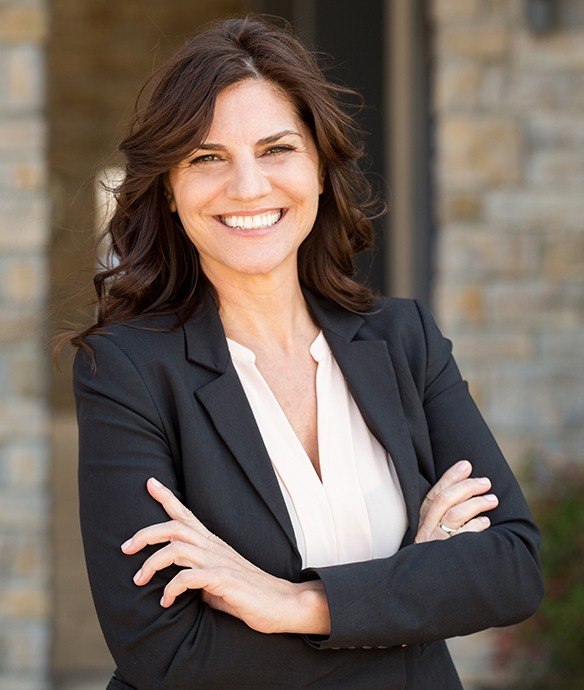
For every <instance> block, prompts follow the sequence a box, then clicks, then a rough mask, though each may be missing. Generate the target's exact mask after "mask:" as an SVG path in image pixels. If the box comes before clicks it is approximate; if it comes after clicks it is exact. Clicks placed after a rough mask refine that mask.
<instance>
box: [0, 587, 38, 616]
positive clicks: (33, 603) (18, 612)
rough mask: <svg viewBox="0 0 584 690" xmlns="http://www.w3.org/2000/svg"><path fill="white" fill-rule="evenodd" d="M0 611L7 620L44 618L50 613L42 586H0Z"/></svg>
mask: <svg viewBox="0 0 584 690" xmlns="http://www.w3.org/2000/svg"><path fill="white" fill-rule="evenodd" d="M0 611H2V613H3V615H4V616H6V617H7V618H14V619H17V620H18V619H27V618H39V619H42V618H44V617H46V616H47V615H48V613H49V611H50V604H49V596H48V592H47V591H46V590H45V588H44V587H43V586H42V585H40V586H39V585H36V586H32V585H30V586H26V585H24V584H21V583H18V584H11V585H10V584H6V583H3V584H2V585H0Z"/></svg>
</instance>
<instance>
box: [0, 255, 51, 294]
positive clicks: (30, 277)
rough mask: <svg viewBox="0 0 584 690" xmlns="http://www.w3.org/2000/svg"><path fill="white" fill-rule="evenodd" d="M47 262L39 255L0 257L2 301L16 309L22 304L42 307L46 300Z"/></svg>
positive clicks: (0, 291) (0, 292)
mask: <svg viewBox="0 0 584 690" xmlns="http://www.w3.org/2000/svg"><path fill="white" fill-rule="evenodd" d="M46 287H47V274H46V265H45V260H44V259H43V258H42V257H41V256H39V255H38V254H33V255H32V256H31V255H26V254H20V255H16V256H0V299H1V300H3V301H4V302H6V303H9V304H10V303H11V304H13V305H14V306H15V307H17V306H18V305H19V304H22V303H28V304H29V305H30V304H31V303H34V306H35V307H38V306H39V305H41V304H42V303H43V301H44V299H45V295H46Z"/></svg>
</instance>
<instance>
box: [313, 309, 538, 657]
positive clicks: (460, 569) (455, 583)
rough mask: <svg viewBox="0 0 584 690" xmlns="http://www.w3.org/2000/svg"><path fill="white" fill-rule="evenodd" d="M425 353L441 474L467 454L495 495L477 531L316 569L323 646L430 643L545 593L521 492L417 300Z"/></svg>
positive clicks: (513, 612) (525, 610) (528, 607)
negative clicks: (325, 613)
mask: <svg viewBox="0 0 584 690" xmlns="http://www.w3.org/2000/svg"><path fill="white" fill-rule="evenodd" d="M416 306H417V322H418V328H417V330H418V334H417V336H416V337H415V338H413V342H415V343H417V345H416V346H417V347H419V348H420V349H421V350H422V351H423V352H425V360H426V362H425V380H424V382H423V384H422V385H421V386H420V390H421V391H423V392H422V398H423V399H422V404H423V409H424V413H425V418H426V421H427V426H428V433H429V438H430V442H431V447H432V454H433V461H434V465H435V472H436V477H440V476H441V475H442V474H443V473H444V472H445V471H446V470H447V469H448V468H449V467H451V466H452V465H453V464H454V463H455V462H456V461H458V460H462V459H468V460H470V461H471V463H472V465H473V476H477V477H480V476H486V477H489V478H490V479H491V482H492V490H493V492H494V493H495V494H496V495H497V496H498V498H499V505H498V507H497V508H496V509H495V510H493V511H490V512H489V517H490V519H491V522H492V524H491V527H490V528H489V529H488V530H486V531H484V532H482V533H478V534H460V535H458V536H455V537H453V538H450V539H447V540H441V541H434V542H429V543H424V544H411V545H408V546H405V547H404V548H402V549H401V550H400V551H398V552H397V553H396V554H395V555H393V556H391V557H389V558H381V559H376V560H372V561H368V562H360V563H352V564H347V565H339V566H329V567H324V568H311V569H306V570H305V571H303V577H305V578H311V577H315V576H316V577H319V578H320V579H321V580H322V582H323V584H324V587H325V591H326V595H327V598H328V602H329V608H330V612H331V623H332V625H331V634H330V636H328V637H326V638H317V637H313V636H306V640H307V641H308V642H309V644H311V645H313V646H315V647H316V648H318V649H327V648H344V647H380V646H392V645H404V644H414V643H425V642H431V641H434V640H439V639H445V638H448V637H453V636H457V635H466V634H469V633H473V632H477V631H479V630H483V629H485V628H489V627H492V626H504V625H511V624H513V623H517V622H519V621H521V620H523V619H525V618H527V617H529V616H530V615H531V614H532V613H533V612H534V611H535V609H536V608H537V606H538V604H539V602H540V600H541V597H542V595H543V584H542V576H541V568H540V563H539V556H538V547H539V533H538V530H537V527H536V526H535V524H534V522H533V520H532V518H531V515H530V513H529V510H528V508H527V505H526V503H525V500H524V498H523V495H522V493H521V490H520V488H519V486H518V484H517V481H516V480H515V477H514V476H513V474H512V472H511V470H510V469H509V466H508V465H507V463H506V461H505V459H504V458H503V455H502V454H501V451H500V449H499V447H498V446H497V443H496V441H495V440H494V438H493V436H492V434H491V432H490V431H489V429H488V427H487V425H486V423H485V421H484V420H483V418H482V416H481V414H480V412H479V411H478V409H477V407H476V405H475V403H474V401H473V399H472V398H471V396H470V394H469V391H468V386H467V383H466V382H465V381H463V380H462V378H461V376H460V373H459V371H458V368H457V366H456V363H455V361H454V359H453V357H452V352H451V349H452V348H451V343H450V341H449V340H447V339H446V338H444V337H443V336H442V334H441V333H440V331H439V330H438V327H437V325H436V323H435V321H434V319H433V317H432V315H431V313H430V312H429V311H428V310H427V308H426V307H424V306H423V305H421V304H419V303H416Z"/></svg>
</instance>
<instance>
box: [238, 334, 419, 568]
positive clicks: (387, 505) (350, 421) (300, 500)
mask: <svg viewBox="0 0 584 690" xmlns="http://www.w3.org/2000/svg"><path fill="white" fill-rule="evenodd" d="M227 344H228V346H229V351H230V354H231V358H232V361H233V364H234V366H235V369H236V371H237V374H238V376H239V379H240V381H241V384H242V386H243V389H244V392H245V394H246V396H247V399H248V401H249V404H250V406H251V409H252V412H253V414H254V417H255V420H256V423H257V425H258V428H259V430H260V433H261V436H262V439H263V441H264V444H265V446H266V450H267V452H268V455H269V457H270V459H271V461H272V465H273V468H274V471H275V474H276V477H277V479H278V483H279V486H280V489H281V491H282V495H283V497H284V502H285V504H286V507H287V509H288V513H289V515H290V520H291V522H292V526H293V528H294V535H295V537H296V542H297V546H298V550H299V552H300V555H301V557H302V566H303V567H322V566H327V565H338V564H341V563H352V562H357V561H366V560H370V559H372V558H383V557H386V556H391V555H393V554H394V553H396V552H397V550H398V549H399V546H400V544H401V542H402V539H403V536H404V534H405V531H406V528H407V518H406V508H405V502H404V497H403V494H402V491H401V487H400V484H399V480H398V478H397V475H396V471H395V467H394V464H393V461H392V459H391V457H390V456H389V453H388V452H387V451H386V450H385V448H383V446H382V445H381V444H380V443H379V442H378V441H377V439H376V438H375V437H374V436H373V434H372V433H371V432H370V431H369V428H368V427H367V425H366V424H365V422H364V420H363V417H362V415H361V413H360V411H359V408H358V407H357V405H356V403H355V401H354V400H353V397H352V395H351V393H350V392H349V389H348V387H347V383H346V381H345V379H344V377H343V374H342V372H341V370H340V368H339V366H338V364H337V362H336V361H335V359H334V357H333V355H332V352H331V350H330V348H329V346H328V343H327V341H326V339H325V337H324V334H323V332H322V331H320V332H319V333H318V335H317V337H316V338H315V340H314V341H313V343H312V344H311V345H310V348H309V351H310V354H311V356H312V358H313V359H314V360H315V361H316V363H317V372H316V399H317V434H318V449H319V459H320V469H321V477H322V480H321V479H320V478H319V477H318V475H317V473H316V471H315V469H314V467H313V465H312V462H311V460H310V458H309V457H308V455H307V453H306V451H305V450H304V447H303V446H302V444H301V443H300V440H299V439H298V437H297V435H296V433H295V432H294V430H293V428H292V426H291V425H290V422H289V421H288V418H287V417H286V415H285V413H284V411H283V410H282V408H281V406H280V404H279V403H278V400H277V399H276V397H275V395H274V394H273V392H272V390H271V388H270V387H269V385H268V384H267V382H266V381H265V379H264V377H263V376H262V374H261V373H260V371H259V370H258V368H257V367H256V365H255V361H256V357H255V354H254V353H253V352H252V350H250V349H249V348H247V347H245V346H243V345H241V343H238V342H236V341H234V340H232V339H231V338H227Z"/></svg>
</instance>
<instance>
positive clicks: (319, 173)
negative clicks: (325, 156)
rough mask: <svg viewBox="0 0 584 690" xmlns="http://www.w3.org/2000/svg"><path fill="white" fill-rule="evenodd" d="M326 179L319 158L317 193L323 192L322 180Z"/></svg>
mask: <svg viewBox="0 0 584 690" xmlns="http://www.w3.org/2000/svg"><path fill="white" fill-rule="evenodd" d="M325 179H326V170H325V167H324V163H323V162H322V161H321V160H319V162H318V193H319V195H320V194H322V193H323V192H324V181H325Z"/></svg>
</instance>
